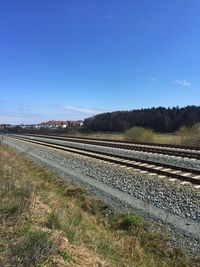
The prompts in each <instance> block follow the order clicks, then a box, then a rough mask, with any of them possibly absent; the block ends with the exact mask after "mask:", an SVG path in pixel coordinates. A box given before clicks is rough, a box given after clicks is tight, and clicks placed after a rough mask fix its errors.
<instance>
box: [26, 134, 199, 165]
mask: <svg viewBox="0 0 200 267" xmlns="http://www.w3.org/2000/svg"><path fill="white" fill-rule="evenodd" d="M28 136H32V137H42V138H46V139H55V140H60V141H69V142H76V143H83V144H88V145H96V146H104V147H113V148H119V149H127V150H133V151H142V152H148V153H149V152H150V153H156V154H161V155H169V156H174V157H183V158H189V159H197V160H200V148H198V147H189V146H178V145H173V146H172V145H171V146H170V145H162V144H148V143H129V142H119V141H108V140H98V139H94V140H93V139H87V138H84V137H81V138H77V137H64V136H54V135H35V134H28Z"/></svg>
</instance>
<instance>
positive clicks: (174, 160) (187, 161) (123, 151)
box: [28, 136, 200, 170]
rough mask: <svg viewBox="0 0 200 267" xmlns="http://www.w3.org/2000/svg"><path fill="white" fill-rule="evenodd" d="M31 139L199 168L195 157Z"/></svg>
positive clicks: (198, 162)
mask: <svg viewBox="0 0 200 267" xmlns="http://www.w3.org/2000/svg"><path fill="white" fill-rule="evenodd" d="M28 138H31V139H33V140H39V141H42V140H43V141H48V142H51V143H56V144H61V145H66V146H69V147H71V148H83V149H90V150H91V151H95V152H105V153H110V154H112V155H120V156H125V157H130V158H131V159H134V158H135V159H142V160H149V161H152V163H153V162H159V163H166V164H171V165H174V166H179V167H186V168H193V169H197V170H200V161H199V160H195V159H189V158H182V157H174V156H169V155H160V154H155V153H149V152H142V151H134V150H127V149H120V148H113V147H104V146H98V145H90V144H81V143H75V142H70V141H61V140H53V139H49V138H48V139H47V138H40V137H35V136H34V137H30V136H28Z"/></svg>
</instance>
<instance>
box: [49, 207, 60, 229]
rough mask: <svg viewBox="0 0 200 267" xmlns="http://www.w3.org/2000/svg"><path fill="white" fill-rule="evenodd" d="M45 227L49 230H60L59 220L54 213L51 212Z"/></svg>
mask: <svg viewBox="0 0 200 267" xmlns="http://www.w3.org/2000/svg"><path fill="white" fill-rule="evenodd" d="M45 226H46V227H47V228H49V229H52V230H54V229H60V228H61V223H60V219H59V217H58V214H57V213H56V212H54V211H52V212H51V213H50V214H49V215H48V217H47V220H46V222H45Z"/></svg>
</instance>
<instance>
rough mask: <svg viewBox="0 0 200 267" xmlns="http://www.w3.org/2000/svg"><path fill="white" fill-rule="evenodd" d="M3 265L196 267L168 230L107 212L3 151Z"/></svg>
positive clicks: (0, 208) (198, 263) (0, 163)
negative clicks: (170, 236) (174, 241)
mask: <svg viewBox="0 0 200 267" xmlns="http://www.w3.org/2000/svg"><path fill="white" fill-rule="evenodd" d="M0 157H1V161H0V197H1V202H0V214H1V217H0V266H24V267H27V266H38V267H39V266H59V267H60V266H61V267H62V266H70V267H74V266H77V267H78V266H83V267H84V266H88V267H93V266H94V267H97V266H98V267H108V266H113V267H117V266H119V267H128V266H142V267H148V266H150V267H172V266H174V267H190V266H191V267H195V266H200V259H197V258H196V259H192V258H187V257H185V256H184V255H183V253H182V252H181V250H180V249H174V248H172V247H171V245H170V242H169V241H170V238H169V236H168V234H167V233H166V229H164V228H163V229H160V230H159V232H158V231H157V230H156V229H157V228H156V227H155V225H153V224H150V223H149V222H146V221H144V220H143V219H142V218H141V217H138V216H136V215H134V214H122V215H117V214H114V213H109V214H108V212H106V211H107V210H108V207H107V205H105V204H104V203H103V202H102V201H100V200H99V199H97V198H95V197H94V196H91V195H90V194H88V193H87V192H85V190H84V189H82V188H80V187H78V186H76V185H72V184H67V183H64V182H63V181H62V178H60V177H58V176H57V175H55V174H53V173H51V172H49V171H48V170H46V169H44V168H42V167H39V166H37V165H36V164H35V163H33V162H31V161H30V160H28V159H27V158H26V157H25V156H24V155H22V154H18V153H16V152H15V151H14V150H12V149H10V148H7V147H5V146H0Z"/></svg>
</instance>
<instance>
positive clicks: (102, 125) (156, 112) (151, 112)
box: [83, 106, 200, 133]
mask: <svg viewBox="0 0 200 267" xmlns="http://www.w3.org/2000/svg"><path fill="white" fill-rule="evenodd" d="M197 122H200V106H187V107H183V108H179V107H173V108H164V107H158V108H155V107H154V108H147V109H140V110H131V111H116V112H107V113H103V114H99V115H95V116H93V117H90V118H87V119H85V120H84V124H83V130H84V131H88V132H90V131H112V132H116V131H124V130H126V129H129V128H131V127H133V126H140V127H144V128H151V129H153V130H154V131H156V132H161V133H166V132H168V133H169V132H175V131H177V130H178V129H179V128H180V127H181V126H188V127H191V126H192V125H193V124H195V123H197Z"/></svg>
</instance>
